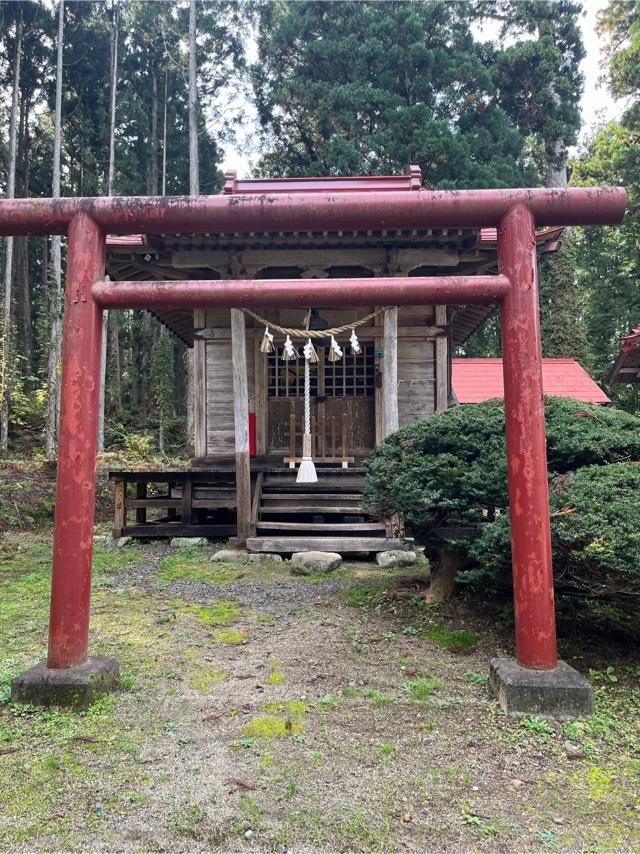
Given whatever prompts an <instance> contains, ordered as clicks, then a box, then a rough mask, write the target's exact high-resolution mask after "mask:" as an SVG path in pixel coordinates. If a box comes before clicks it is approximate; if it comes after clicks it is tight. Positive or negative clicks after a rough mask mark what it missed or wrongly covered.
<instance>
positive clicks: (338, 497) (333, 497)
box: [262, 491, 362, 502]
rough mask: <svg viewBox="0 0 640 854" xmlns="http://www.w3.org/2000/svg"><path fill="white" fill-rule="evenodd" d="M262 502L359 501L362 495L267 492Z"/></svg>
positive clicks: (355, 493)
mask: <svg viewBox="0 0 640 854" xmlns="http://www.w3.org/2000/svg"><path fill="white" fill-rule="evenodd" d="M262 500H263V501H334V502H335V501H361V500H362V495H361V494H360V493H359V492H344V493H343V492H338V493H336V492H315V493H308V492H299V493H297V494H296V495H291V494H289V493H288V492H283V493H282V494H280V493H278V494H276V495H270V494H269V493H267V492H264V491H263V493H262Z"/></svg>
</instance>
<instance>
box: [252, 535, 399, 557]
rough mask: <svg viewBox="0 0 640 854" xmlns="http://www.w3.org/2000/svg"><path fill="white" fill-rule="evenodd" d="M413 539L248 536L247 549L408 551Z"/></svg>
mask: <svg viewBox="0 0 640 854" xmlns="http://www.w3.org/2000/svg"><path fill="white" fill-rule="evenodd" d="M413 545H414V543H413V540H411V539H407V538H406V537H405V538H404V539H402V540H400V539H398V540H392V539H389V538H388V537H277V536H272V537H249V538H248V539H247V551H249V552H254V553H255V552H272V553H274V554H293V553H294V552H308V551H318V552H338V553H339V554H348V553H349V552H391V551H410V550H411V549H412V548H413Z"/></svg>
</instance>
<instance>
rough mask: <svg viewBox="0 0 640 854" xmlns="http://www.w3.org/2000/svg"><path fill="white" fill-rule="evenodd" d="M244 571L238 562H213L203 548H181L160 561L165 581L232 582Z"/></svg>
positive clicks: (161, 573) (221, 583)
mask: <svg viewBox="0 0 640 854" xmlns="http://www.w3.org/2000/svg"><path fill="white" fill-rule="evenodd" d="M242 574H243V571H242V569H241V567H239V566H238V565H237V564H231V563H212V562H211V561H210V560H209V559H208V558H207V557H206V556H204V555H203V554H202V549H197V550H196V549H180V550H179V551H177V552H176V553H175V554H171V555H169V556H168V557H165V558H163V559H162V560H161V561H160V575H161V577H162V578H163V579H164V580H165V581H205V582H207V583H209V584H220V585H224V584H232V583H233V582H234V581H236V580H237V579H238V578H239V577H240V576H241V575H242Z"/></svg>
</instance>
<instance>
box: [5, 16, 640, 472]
mask: <svg viewBox="0 0 640 854" xmlns="http://www.w3.org/2000/svg"><path fill="white" fill-rule="evenodd" d="M583 13H584V10H583V8H582V6H581V4H579V3H574V2H569V0H558V1H557V2H553V3H550V2H543V0H472V2H456V3H441V2H427V3H423V2H384V3H381V2H378V3H372V2H358V3H355V2H346V3H345V2H334V3H328V2H283V0H278V2H253V0H251V2H227V3H209V2H197V3H196V2H190V3H187V2H184V3H182V2H161V0H156V2H124V0H122V2H115V0H108V2H67V3H64V4H61V3H55V4H54V3H51V2H0V195H2V196H9V197H11V196H16V197H26V196H51V195H52V194H53V195H56V194H60V195H62V196H94V195H109V194H110V195H159V194H170V195H175V194H188V193H190V192H192V193H193V192H198V191H199V192H201V193H216V192H218V191H219V190H220V188H221V186H222V180H223V174H222V171H221V168H220V166H221V163H222V161H223V159H224V152H225V146H227V147H228V146H230V145H233V144H234V143H235V142H236V141H237V139H238V138H241V137H242V135H243V134H245V133H246V131H247V125H248V124H252V123H253V122H254V121H255V119H254V116H257V127H256V128H251V130H252V131H253V133H254V137H257V141H258V147H259V151H258V154H257V156H256V158H255V165H254V169H253V172H254V174H255V175H256V176H259V177H260V176H265V177H266V176H305V175H341V174H386V173H394V172H401V171H403V170H405V169H406V167H407V165H408V164H410V163H416V164H418V165H419V166H420V167H421V169H422V175H423V181H424V184H425V186H427V187H432V188H440V189H452V188H480V187H518V186H521V187H523V186H524V187H530V186H544V185H552V186H566V185H567V184H568V185H572V186H585V185H603V184H613V185H624V186H626V187H627V190H628V193H629V211H628V213H627V216H626V218H625V221H624V222H623V224H622V225H621V226H619V227H618V228H607V229H604V228H603V229H599V228H590V229H579V228H574V229H571V230H567V231H566V232H565V236H564V239H563V242H562V245H561V249H560V251H559V252H557V253H556V254H554V255H553V256H550V258H549V259H545V260H544V261H543V262H542V264H541V270H540V278H541V322H542V338H543V351H544V355H545V356H563V357H574V358H577V359H579V361H580V362H581V363H582V364H583V365H584V366H585V367H586V368H587V370H589V371H590V372H591V373H592V375H593V376H594V377H595V378H596V379H597V380H598V382H600V383H601V384H602V385H603V387H605V388H606V390H607V392H608V393H609V394H610V396H611V397H612V398H613V399H614V401H615V402H616V403H617V404H618V405H619V406H621V407H623V408H626V409H628V410H630V411H635V412H638V411H640V395H639V394H638V391H637V387H634V386H613V387H612V388H607V387H606V384H605V383H606V377H607V374H608V371H609V368H610V366H611V364H612V362H613V360H614V358H615V356H616V354H617V352H618V351H619V348H620V343H621V340H620V339H621V336H622V335H624V334H626V333H627V332H629V331H630V330H631V329H632V328H633V327H634V326H635V325H637V324H638V323H640V270H639V269H638V268H639V266H640V210H639V200H640V178H639V175H640V3H638V2H627V0H610V2H609V3H608V4H607V5H606V6H605V7H603V8H602V10H601V11H600V13H599V15H598V30H599V33H600V36H601V40H602V44H603V52H602V68H603V74H604V75H605V77H606V84H607V86H608V88H609V91H610V93H611V97H612V98H614V99H619V100H620V102H621V105H622V107H621V109H620V111H619V114H620V118H619V119H617V120H614V121H608V122H606V123H603V124H601V126H599V127H596V128H595V129H594V130H593V132H591V133H590V134H589V135H588V136H587V137H586V138H584V136H583V141H582V142H581V144H580V145H579V146H578V147H577V148H576V145H577V142H578V139H579V135H580V131H581V127H582V122H583V117H582V116H581V112H580V101H581V97H582V95H583V87H584V80H583V77H582V74H581V72H580V62H581V60H582V59H583V57H584V45H583V40H582V35H581V30H580V16H581V15H582V14H583ZM487 23H488V24H489V25H490V26H489V30H490V32H492V33H494V34H495V35H493V36H492V37H491V38H487V37H486V36H482V38H480V37H479V35H478V33H479V31H480V30H479V27H480V26H481V25H482V24H487ZM190 58H191V60H192V62H191V66H190V62H189V60H190ZM190 84H191V85H190ZM247 105H251V109H247ZM64 266H65V241H64V239H60V238H47V239H45V238H27V237H20V238H14V239H6V240H3V241H2V243H1V245H0V277H1V278H0V282H1V283H2V296H3V302H2V327H1V328H0V369H1V371H0V373H1V377H0V379H1V382H0V422H1V423H0V457H1V456H14V457H15V456H25V455H36V456H40V455H45V456H47V457H49V458H53V457H54V455H55V442H56V429H57V428H56V424H57V401H58V397H59V375H60V330H61V317H60V313H61V310H62V298H61V288H62V287H63V282H64ZM498 324H499V319H498V318H497V316H496V317H493V318H491V319H490V320H489V321H488V322H487V323H486V324H485V326H484V327H483V328H482V329H481V330H480V331H479V332H478V333H477V334H476V335H475V336H474V337H473V338H472V339H471V340H470V341H469V342H468V344H467V345H465V347H464V352H462V353H461V354H460V355H469V356H471V355H473V356H493V355H499V325H498ZM106 340H107V348H106V353H105V360H106V383H105V418H104V425H105V426H104V447H105V449H107V450H115V449H124V450H125V451H127V452H129V453H140V454H148V453H153V452H154V451H161V452H162V453H166V454H170V455H175V454H180V453H183V452H184V451H185V450H187V451H188V448H187V443H186V439H185V437H186V436H187V434H188V432H187V429H186V415H187V405H186V399H187V394H186V390H187V381H186V379H185V377H186V376H187V373H188V372H187V371H186V369H185V366H186V363H187V362H188V359H187V356H186V353H185V348H184V346H183V345H182V344H181V343H180V342H179V341H178V340H176V339H174V338H173V337H172V336H171V335H169V334H167V333H166V331H165V330H162V329H161V327H160V326H159V325H158V323H157V322H156V321H155V320H154V319H153V318H152V317H151V316H150V315H148V314H146V313H144V312H110V314H109V318H108V335H107V338H106Z"/></svg>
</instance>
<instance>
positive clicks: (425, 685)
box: [404, 676, 442, 702]
mask: <svg viewBox="0 0 640 854" xmlns="http://www.w3.org/2000/svg"><path fill="white" fill-rule="evenodd" d="M404 688H405V691H406V692H407V694H408V695H409V696H410V697H411V699H412V700H418V701H419V702H422V701H424V700H427V699H428V698H429V697H430V696H431V695H432V694H435V692H436V691H438V690H439V689H440V688H442V682H441V681H440V680H439V679H437V678H436V677H435V676H421V677H420V678H419V679H411V680H410V681H408V682H405V684H404Z"/></svg>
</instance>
